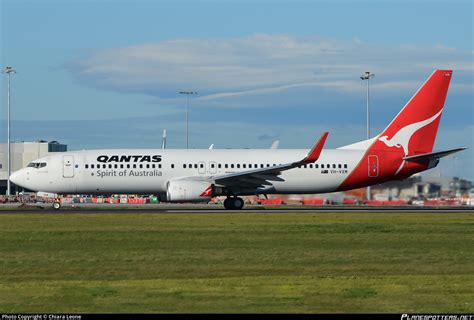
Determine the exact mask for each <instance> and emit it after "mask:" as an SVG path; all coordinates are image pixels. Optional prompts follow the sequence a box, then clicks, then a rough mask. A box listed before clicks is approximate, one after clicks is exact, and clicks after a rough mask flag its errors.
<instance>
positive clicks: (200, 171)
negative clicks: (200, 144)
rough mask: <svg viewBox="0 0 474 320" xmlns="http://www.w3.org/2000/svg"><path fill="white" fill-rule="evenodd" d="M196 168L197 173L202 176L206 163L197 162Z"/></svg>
mask: <svg viewBox="0 0 474 320" xmlns="http://www.w3.org/2000/svg"><path fill="white" fill-rule="evenodd" d="M198 167H199V170H198V171H199V173H200V174H204V173H206V163H205V162H204V161H199V162H198Z"/></svg>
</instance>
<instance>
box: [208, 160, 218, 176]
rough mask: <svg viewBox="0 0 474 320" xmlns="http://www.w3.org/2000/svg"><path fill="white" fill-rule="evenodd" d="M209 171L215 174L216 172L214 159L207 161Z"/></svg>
mask: <svg viewBox="0 0 474 320" xmlns="http://www.w3.org/2000/svg"><path fill="white" fill-rule="evenodd" d="M209 173H210V174H215V173H217V164H216V163H215V162H214V161H211V162H210V163H209Z"/></svg>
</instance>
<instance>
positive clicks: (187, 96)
mask: <svg viewBox="0 0 474 320" xmlns="http://www.w3.org/2000/svg"><path fill="white" fill-rule="evenodd" d="M179 94H185V95H186V149H189V96H190V95H192V94H197V92H196V91H180V92H179Z"/></svg>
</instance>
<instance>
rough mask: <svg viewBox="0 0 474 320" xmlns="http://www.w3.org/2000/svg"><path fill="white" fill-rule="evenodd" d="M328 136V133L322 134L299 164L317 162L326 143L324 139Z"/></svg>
mask: <svg viewBox="0 0 474 320" xmlns="http://www.w3.org/2000/svg"><path fill="white" fill-rule="evenodd" d="M328 134H329V132H325V133H323V135H322V136H321V138H320V139H319V141H318V142H316V143H315V144H314V146H313V148H312V149H311V151H310V152H309V153H308V155H307V156H306V158H304V159H303V160H302V161H301V162H303V163H310V162H315V161H316V160H318V158H319V155H320V154H321V151H322V150H323V147H324V143H325V142H326V138H327V137H328Z"/></svg>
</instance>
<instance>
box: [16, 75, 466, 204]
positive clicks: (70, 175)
mask: <svg viewBox="0 0 474 320" xmlns="http://www.w3.org/2000/svg"><path fill="white" fill-rule="evenodd" d="M451 76H452V71H451V70H436V71H434V72H433V74H432V75H431V76H430V77H429V78H428V80H427V81H426V82H425V83H424V84H423V85H422V86H421V88H420V89H419V90H418V91H417V92H416V93H415V95H414V96H413V97H412V98H411V99H410V101H408V103H407V104H406V105H405V107H403V109H402V110H401V111H400V112H399V113H398V115H397V116H396V117H395V118H394V119H393V121H392V122H391V123H390V124H389V125H388V126H387V127H386V128H385V130H383V131H382V132H381V133H380V134H379V135H377V136H375V137H373V138H371V139H369V140H365V141H361V142H358V143H354V144H351V145H347V146H343V147H340V148H338V149H334V150H329V149H324V148H323V147H324V143H325V141H326V138H327V136H328V133H327V132H326V133H324V134H323V135H322V137H321V138H320V139H319V140H318V141H316V143H315V144H314V146H313V147H312V148H311V149H310V150H309V151H308V150H283V149H262V150H252V149H244V150H237V149H232V150H216V149H204V150H170V149H144V150H139V149H119V150H91V151H74V152H65V153H59V154H57V155H49V156H47V157H44V158H41V159H38V160H35V161H33V162H31V163H30V164H29V165H28V166H27V167H26V168H23V169H21V170H19V171H16V172H14V173H13V174H12V175H11V177H10V180H11V181H12V182H13V183H15V184H16V185H18V186H21V187H24V188H27V189H30V190H34V191H43V192H50V193H57V194H131V193H133V194H157V195H159V196H160V199H161V200H163V201H171V202H207V201H209V200H210V199H211V198H212V197H216V196H225V197H227V198H226V200H225V201H224V207H225V208H226V209H241V208H242V207H243V206H244V201H243V200H242V198H240V196H245V195H259V194H264V195H266V194H308V193H327V192H335V191H344V190H349V189H355V188H360V187H365V186H370V185H374V184H379V183H382V182H386V181H389V180H403V179H406V178H408V177H409V176H411V175H412V174H414V173H417V172H421V171H425V170H428V169H431V168H434V167H436V165H437V164H438V162H439V159H440V158H442V157H444V156H447V155H449V154H452V153H455V152H458V151H461V150H463V149H464V148H457V149H451V150H446V151H440V152H433V145H434V142H435V138H436V133H437V131H438V125H439V121H440V119H441V114H442V111H443V106H444V101H445V99H446V95H447V92H448V87H449V83H450V80H451ZM53 206H54V208H55V209H59V208H60V206H61V204H60V203H59V202H55V203H54V205H53Z"/></svg>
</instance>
